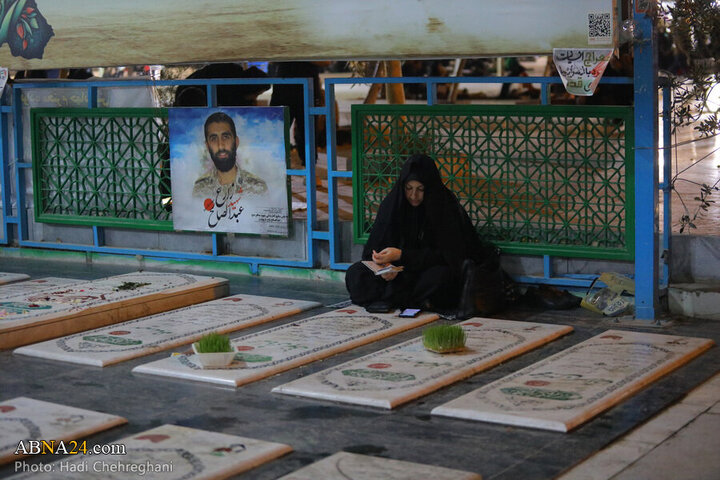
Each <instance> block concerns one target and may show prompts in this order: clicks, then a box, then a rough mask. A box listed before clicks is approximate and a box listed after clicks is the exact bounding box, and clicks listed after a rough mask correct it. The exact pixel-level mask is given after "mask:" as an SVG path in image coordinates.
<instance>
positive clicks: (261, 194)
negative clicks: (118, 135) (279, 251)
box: [168, 107, 290, 237]
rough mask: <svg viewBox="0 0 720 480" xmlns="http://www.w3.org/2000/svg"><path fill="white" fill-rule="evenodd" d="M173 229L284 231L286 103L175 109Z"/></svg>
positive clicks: (172, 116) (172, 115)
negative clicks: (266, 105) (264, 105)
mask: <svg viewBox="0 0 720 480" xmlns="http://www.w3.org/2000/svg"><path fill="white" fill-rule="evenodd" d="M168 117H169V118H168V120H169V130H170V178H171V185H172V204H173V207H172V211H173V227H174V228H175V229H176V230H196V231H208V232H218V233H219V232H229V233H240V234H243V233H245V234H257V235H273V236H285V237H286V236H288V226H289V220H290V215H289V213H290V208H289V201H290V195H289V183H288V177H287V175H286V169H287V166H288V151H289V149H288V144H289V140H288V137H289V135H288V128H287V122H286V118H287V112H286V107H223V108H172V109H170V111H169V114H168Z"/></svg>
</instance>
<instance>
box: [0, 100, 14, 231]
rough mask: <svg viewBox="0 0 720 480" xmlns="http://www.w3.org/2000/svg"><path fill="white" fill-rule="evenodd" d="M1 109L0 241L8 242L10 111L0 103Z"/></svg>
mask: <svg viewBox="0 0 720 480" xmlns="http://www.w3.org/2000/svg"><path fill="white" fill-rule="evenodd" d="M0 93H1V92H0ZM0 108H2V111H1V112H0V194H2V198H0V201H2V212H1V214H2V237H0V243H9V241H10V238H9V237H8V221H7V220H8V217H9V216H10V215H12V210H11V208H10V202H11V197H10V188H8V187H9V183H7V182H6V180H7V179H8V178H9V177H10V169H9V168H8V163H9V161H8V159H9V157H8V145H7V138H8V136H7V134H8V121H7V114H8V112H9V111H10V109H9V107H6V106H5V105H2V107H0Z"/></svg>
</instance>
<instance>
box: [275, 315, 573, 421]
mask: <svg viewBox="0 0 720 480" xmlns="http://www.w3.org/2000/svg"><path fill="white" fill-rule="evenodd" d="M458 325H461V326H462V327H463V330H464V331H465V334H466V336H467V341H466V348H465V350H463V351H462V352H458V353H447V354H439V353H433V352H430V351H428V350H426V349H425V347H423V344H422V337H419V338H416V339H413V340H410V341H408V342H404V343H401V344H399V345H395V346H393V347H390V348H386V349H384V350H380V351H378V352H375V353H371V354H370V355H366V356H364V357H361V358H358V359H355V360H351V361H349V362H346V363H343V364H342V365H338V366H336V367H333V368H329V369H327V370H323V371H321V372H318V373H315V374H313V375H309V376H307V377H303V378H300V379H298V380H295V381H293V382H290V383H286V384H284V385H280V386H278V387H275V388H274V389H273V392H277V393H285V394H289V395H300V396H304V397H311V398H319V399H323V400H332V401H338V402H346V403H356V404H360V405H369V406H373V407H380V408H388V409H390V408H395V407H396V406H398V405H400V404H402V403H405V402H409V401H411V400H414V399H416V398H418V397H421V396H423V395H427V394H428V393H430V392H433V391H435V390H437V389H439V388H441V387H443V386H445V385H449V384H451V383H454V382H457V381H460V380H462V379H464V378H467V377H469V376H470V375H473V374H475V373H477V372H480V371H482V370H486V369H488V368H491V367H493V366H495V365H497V364H499V363H502V362H504V361H506V360H508V359H510V358H512V357H515V356H517V355H521V354H522V353H524V352H526V351H528V350H531V349H533V348H536V347H538V346H540V345H543V344H545V343H547V342H550V341H552V340H554V339H556V338H558V337H560V336H562V335H565V334H567V333H569V332H571V331H572V327H569V326H566V325H549V324H542V323H531V322H517V321H510V320H499V319H490V318H473V319H470V320H466V321H465V322H462V323H459V324H458Z"/></svg>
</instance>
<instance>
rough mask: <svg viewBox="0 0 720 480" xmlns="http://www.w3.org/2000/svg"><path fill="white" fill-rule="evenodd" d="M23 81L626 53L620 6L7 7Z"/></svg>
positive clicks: (464, 0)
mask: <svg viewBox="0 0 720 480" xmlns="http://www.w3.org/2000/svg"><path fill="white" fill-rule="evenodd" d="M0 2H1V3H0V4H1V5H2V6H3V7H4V9H3V10H0V16H2V15H3V14H2V12H5V14H4V18H2V19H0V26H1V27H0V65H3V66H6V67H8V68H9V69H11V70H26V69H50V68H80V67H101V66H117V65H151V64H173V63H199V62H223V61H238V60H314V59H319V60H333V59H337V60H352V59H357V60H367V59H397V58H457V57H482V56H490V55H515V56H517V55H522V54H550V53H551V52H552V49H553V48H557V47H568V48H591V47H609V48H611V47H614V46H615V43H616V42H615V37H616V32H617V28H616V25H617V8H616V0H573V1H572V2H569V1H566V0H563V1H560V0H532V1H531V0H514V1H512V2H508V1H506V0H393V1H391V2H388V1H387V0H364V1H362V2H358V1H356V0H274V1H273V2H272V3H271V5H272V8H268V5H269V2H268V1H267V0H213V1H212V2H198V1H197V0H153V1H150V2H149V1H147V0H123V1H122V2H118V1H117V0H93V1H92V2H90V1H87V0H63V1H57V0H0Z"/></svg>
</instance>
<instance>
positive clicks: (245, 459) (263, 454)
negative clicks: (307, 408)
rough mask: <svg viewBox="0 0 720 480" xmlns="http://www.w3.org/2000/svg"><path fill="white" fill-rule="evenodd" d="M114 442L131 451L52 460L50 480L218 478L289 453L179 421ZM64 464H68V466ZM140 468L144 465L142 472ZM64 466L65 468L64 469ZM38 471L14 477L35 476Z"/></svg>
mask: <svg viewBox="0 0 720 480" xmlns="http://www.w3.org/2000/svg"><path fill="white" fill-rule="evenodd" d="M113 443H114V444H121V445H125V447H126V454H125V455H93V456H91V457H87V456H83V455H74V456H73V457H71V458H70V459H69V460H63V461H59V462H54V463H53V464H50V465H52V466H53V468H52V471H51V472H47V473H45V472H43V473H42V474H41V475H42V477H41V478H43V479H46V480H56V479H68V478H72V479H73V480H82V479H91V480H95V479H98V478H102V479H104V480H127V479H128V478H152V479H154V480H166V479H167V480H170V479H183V480H217V479H223V478H228V477H231V476H233V475H237V474H239V473H242V472H245V471H247V470H250V469H252V468H255V467H257V466H259V465H262V464H263V463H266V462H269V461H271V460H274V459H276V458H278V457H281V456H283V455H285V454H287V453H289V452H292V447H290V446H289V445H284V444H282V443H273V442H266V441H262V440H256V439H253V438H247V437H241V436H237V435H228V434H225V433H216V432H208V431H205V430H198V429H195V428H188V427H180V426H177V425H162V426H160V427H157V428H153V429H151V430H146V431H144V432H140V433H137V434H135V435H132V436H130V437H126V438H123V439H120V440H117V441H116V442H113ZM61 462H66V465H65V466H64V467H61V466H60V463H61ZM138 467H142V468H143V471H142V472H143V473H142V475H141V474H140V470H138ZM62 468H64V469H65V470H64V471H62ZM34 475H37V474H34V473H29V474H20V475H14V476H12V477H10V478H16V479H21V478H35V477H34Z"/></svg>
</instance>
